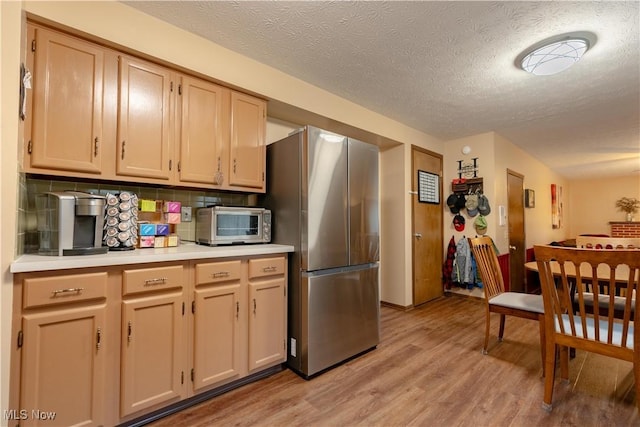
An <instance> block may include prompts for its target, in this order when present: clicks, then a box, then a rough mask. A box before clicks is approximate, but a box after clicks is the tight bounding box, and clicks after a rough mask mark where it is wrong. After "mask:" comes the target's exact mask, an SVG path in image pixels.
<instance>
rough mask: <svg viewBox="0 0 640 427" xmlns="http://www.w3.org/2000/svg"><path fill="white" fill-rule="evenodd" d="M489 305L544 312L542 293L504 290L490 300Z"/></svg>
mask: <svg viewBox="0 0 640 427" xmlns="http://www.w3.org/2000/svg"><path fill="white" fill-rule="evenodd" d="M489 305H498V306H500V307H507V308H514V309H517V310H526V311H532V312H534V313H544V304H543V302H542V295H532V294H523V293H520V292H503V293H501V294H498V295H496V296H495V297H493V298H491V299H490V300H489Z"/></svg>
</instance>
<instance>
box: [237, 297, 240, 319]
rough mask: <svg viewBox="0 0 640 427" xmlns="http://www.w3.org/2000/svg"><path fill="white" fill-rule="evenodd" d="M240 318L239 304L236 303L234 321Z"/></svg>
mask: <svg viewBox="0 0 640 427" xmlns="http://www.w3.org/2000/svg"><path fill="white" fill-rule="evenodd" d="M239 318H240V303H239V302H238V301H236V319H239Z"/></svg>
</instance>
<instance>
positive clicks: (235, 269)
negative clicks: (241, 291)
mask: <svg viewBox="0 0 640 427" xmlns="http://www.w3.org/2000/svg"><path fill="white" fill-rule="evenodd" d="M241 267H242V263H241V262H240V260H237V261H220V262H208V263H202V264H197V265H196V286H198V285H204V284H207V283H219V282H228V281H230V280H240V272H241Z"/></svg>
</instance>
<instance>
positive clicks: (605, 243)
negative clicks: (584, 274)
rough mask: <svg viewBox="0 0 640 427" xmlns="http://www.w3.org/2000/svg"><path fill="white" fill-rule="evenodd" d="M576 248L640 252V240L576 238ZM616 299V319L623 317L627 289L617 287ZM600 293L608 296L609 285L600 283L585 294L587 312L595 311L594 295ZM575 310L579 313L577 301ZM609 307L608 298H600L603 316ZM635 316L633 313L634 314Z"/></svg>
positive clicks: (631, 238) (614, 301) (599, 305)
mask: <svg viewBox="0 0 640 427" xmlns="http://www.w3.org/2000/svg"><path fill="white" fill-rule="evenodd" d="M576 247H578V248H585V249H603V250H606V249H615V250H619V249H638V250H640V238H635V237H591V236H578V237H577V238H576ZM615 291H616V292H615V298H614V300H613V305H614V307H615V312H614V315H615V317H621V316H622V313H623V311H624V302H625V298H624V297H625V295H626V289H625V288H624V287H622V286H620V284H618V285H617V287H616V290H615ZM595 292H598V293H600V294H603V293H604V294H608V285H607V283H599V284H598V286H597V287H596V286H591V287H589V288H588V289H587V292H585V294H584V298H585V307H586V309H587V311H589V312H591V311H593V307H594V299H593V293H595ZM574 306H575V310H574V311H577V301H575V300H574ZM608 306H609V299H608V298H600V299H599V300H598V307H599V311H600V314H601V315H604V314H606V311H607V309H608ZM632 314H633V312H632Z"/></svg>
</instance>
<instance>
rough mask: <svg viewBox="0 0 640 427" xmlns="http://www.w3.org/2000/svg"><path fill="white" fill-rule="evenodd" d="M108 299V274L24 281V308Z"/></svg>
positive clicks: (40, 278)
mask: <svg viewBox="0 0 640 427" xmlns="http://www.w3.org/2000/svg"><path fill="white" fill-rule="evenodd" d="M106 297H107V273H106V272H99V273H88V274H69V275H65V276H54V277H38V278H32V279H25V280H24V286H23V293H22V307H23V308H31V307H37V306H43V305H50V304H65V303H69V302H76V301H85V300H90V299H96V298H106Z"/></svg>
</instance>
